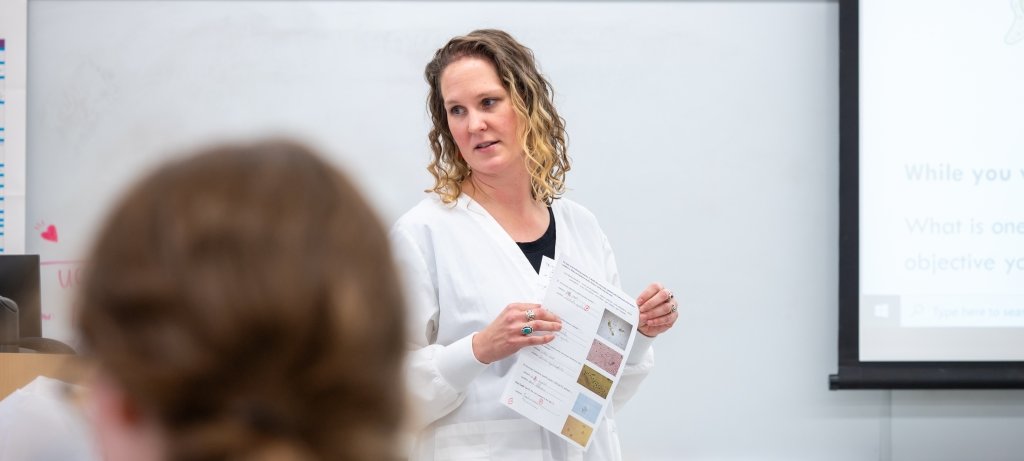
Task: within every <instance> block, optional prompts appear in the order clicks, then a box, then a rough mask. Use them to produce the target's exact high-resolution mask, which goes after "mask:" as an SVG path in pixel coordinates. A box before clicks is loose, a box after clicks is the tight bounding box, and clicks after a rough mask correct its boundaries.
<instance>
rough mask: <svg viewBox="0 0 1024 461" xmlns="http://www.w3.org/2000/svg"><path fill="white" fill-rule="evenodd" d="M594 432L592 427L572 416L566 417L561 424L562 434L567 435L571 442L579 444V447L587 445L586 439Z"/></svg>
mask: <svg viewBox="0 0 1024 461" xmlns="http://www.w3.org/2000/svg"><path fill="white" fill-rule="evenodd" d="M593 433H594V428H592V427H590V426H588V425H586V424H583V422H582V421H580V420H578V419H576V418H573V417H572V416H570V417H568V418H566V420H565V425H564V426H562V435H564V436H566V437H568V438H569V439H571V440H572V441H573V442H576V443H578V444H580V446H581V447H585V446H587V441H588V440H590V434H593Z"/></svg>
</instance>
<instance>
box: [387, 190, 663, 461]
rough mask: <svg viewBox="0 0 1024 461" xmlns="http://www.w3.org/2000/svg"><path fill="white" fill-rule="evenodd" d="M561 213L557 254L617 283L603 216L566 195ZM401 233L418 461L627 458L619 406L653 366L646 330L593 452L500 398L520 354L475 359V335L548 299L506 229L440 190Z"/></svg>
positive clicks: (399, 256) (399, 227)
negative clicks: (504, 314)
mask: <svg viewBox="0 0 1024 461" xmlns="http://www.w3.org/2000/svg"><path fill="white" fill-rule="evenodd" d="M552 211H553V213H554V216H555V233H556V244H555V259H556V260H558V258H561V257H564V256H568V257H570V258H572V260H573V261H575V262H576V263H577V264H579V265H581V266H582V267H585V268H586V269H587V270H588V271H590V272H591V273H593V274H594V275H595V276H598V277H603V278H604V280H606V281H608V282H610V283H612V284H614V285H616V286H618V285H619V277H618V270H617V269H616V267H615V256H614V255H613V254H612V249H611V246H610V245H609V244H608V239H607V237H605V235H604V232H602V231H601V228H600V227H599V226H598V224H597V220H596V219H595V218H594V215H593V214H591V213H590V212H589V211H587V210H586V209H585V208H583V207H582V206H580V205H578V204H576V203H574V202H572V201H570V200H567V199H564V198H563V199H559V200H555V201H554V203H553V204H552ZM391 240H392V244H393V246H394V252H395V258H396V261H397V264H398V266H399V268H400V271H401V272H402V273H403V276H404V279H405V283H406V294H407V303H408V305H409V315H408V322H409V325H410V333H409V342H410V348H411V352H410V354H409V357H408V360H407V365H406V366H407V368H408V371H407V379H408V385H409V390H410V394H411V396H412V397H411V398H412V401H413V402H412V403H413V407H414V413H415V415H414V420H415V428H416V430H418V431H419V433H418V434H416V436H415V442H414V447H413V448H412V453H411V455H410V459H411V460H414V461H448V460H487V461H499V460H509V461H512V460H515V461H555V460H559V461H561V460H602V461H604V460H611V461H615V460H619V459H621V453H620V451H621V450H620V449H619V440H618V435H617V433H616V429H615V422H614V417H615V409H616V408H621V406H622V405H623V404H624V403H625V401H626V400H628V399H629V398H630V397H631V396H632V395H633V394H634V393H635V392H636V390H637V387H638V386H639V384H640V382H641V381H642V380H643V378H644V377H646V376H647V374H648V372H649V371H650V369H651V367H653V365H654V354H653V351H652V350H651V348H650V341H651V340H650V339H649V338H646V337H644V336H643V335H638V336H637V339H636V340H635V344H634V349H633V353H632V354H630V357H629V358H628V359H627V361H626V367H625V369H624V371H623V374H622V377H621V381H620V382H619V385H618V387H617V389H616V393H615V395H614V397H613V404H612V405H609V407H608V409H607V411H606V413H605V418H604V420H602V421H601V422H600V423H599V424H598V426H597V427H596V428H595V431H594V433H593V435H592V438H593V442H592V443H591V445H590V448H589V449H588V450H587V451H586V453H584V452H583V451H582V450H580V449H578V448H575V447H573V446H571V445H570V444H568V443H567V442H565V441H563V440H562V439H561V438H560V437H559V436H557V435H555V434H552V433H550V432H548V431H546V430H545V429H543V428H541V427H540V426H539V425H537V424H535V423H533V422H531V421H529V420H527V419H525V418H523V417H522V416H520V415H519V414H518V413H516V412H514V411H512V410H511V409H509V408H507V407H505V406H504V405H501V404H500V402H499V399H500V397H501V392H502V390H503V389H504V386H505V375H506V374H507V373H508V372H509V370H510V369H511V368H512V365H513V364H514V363H515V360H516V355H513V356H512V357H509V358H506V359H504V360H500V361H497V362H494V363H491V364H489V365H485V364H482V363H480V362H478V361H477V360H476V357H475V356H474V355H473V348H472V336H473V334H474V333H476V332H477V331H480V330H482V329H483V328H484V327H486V326H487V325H488V324H490V323H491V321H492V320H494V319H495V318H496V317H497V315H498V313H499V312H500V311H501V310H502V309H504V308H505V306H507V305H508V304H510V303H514V302H539V301H540V298H541V297H542V295H543V292H542V290H541V286H540V285H539V284H540V276H539V275H538V274H537V272H536V271H535V270H534V268H533V266H531V265H530V262H529V261H528V260H527V259H526V257H525V256H524V255H523V252H522V250H520V249H519V246H518V245H516V243H515V242H514V241H513V240H512V238H511V237H510V236H509V235H508V234H507V233H506V232H505V230H504V229H503V228H502V227H501V225H499V224H498V222H497V221H495V220H494V218H492V217H491V215H490V214H489V213H487V211H486V210H485V209H484V208H483V207H482V206H480V204H478V203H477V202H476V201H474V200H472V199H471V198H469V197H468V196H467V195H465V194H463V195H462V196H461V197H459V199H458V201H457V203H456V204H455V206H449V205H445V204H443V203H442V202H441V200H440V199H439V198H437V197H436V196H433V195H432V196H431V197H429V198H427V199H424V200H423V201H422V202H420V203H419V204H418V205H416V206H415V207H413V208H412V209H411V210H409V211H408V212H407V213H406V214H405V215H403V216H402V217H401V218H399V220H398V222H397V223H395V225H394V227H393V228H392V231H391Z"/></svg>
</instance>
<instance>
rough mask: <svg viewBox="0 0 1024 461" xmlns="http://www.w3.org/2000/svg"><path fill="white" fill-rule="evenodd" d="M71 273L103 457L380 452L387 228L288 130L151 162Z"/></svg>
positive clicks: (385, 427) (384, 408) (388, 333)
mask: <svg viewBox="0 0 1024 461" xmlns="http://www.w3.org/2000/svg"><path fill="white" fill-rule="evenodd" d="M85 274H86V275H85V280H84V281H83V291H82V294H81V298H80V300H79V301H80V305H79V307H78V311H77V319H78V327H79V328H80V332H81V336H82V338H83V340H84V342H85V346H86V347H87V349H88V351H89V352H90V355H91V356H92V357H93V358H94V359H95V360H96V362H97V368H98V370H99V371H98V373H97V378H96V379H94V380H93V383H92V386H91V392H90V394H91V396H92V398H91V399H90V401H89V405H88V408H89V409H90V411H89V414H90V415H91V416H92V418H93V420H94V424H95V427H96V431H97V435H98V439H99V445H100V446H101V448H102V450H103V451H104V452H105V457H106V459H108V460H112V461H117V460H148V459H172V460H224V459H239V460H319V459H343V460H380V459H394V458H395V457H394V456H393V454H394V453H395V452H396V450H395V449H394V443H395V440H394V436H395V433H396V430H397V429H398V426H399V423H400V419H401V417H402V414H403V410H402V409H403V406H404V401H403V400H402V398H401V396H402V392H404V389H403V387H402V385H401V372H400V370H401V362H402V357H403V355H404V354H405V348H404V346H403V344H402V340H401V335H402V332H403V331H404V330H403V326H402V325H403V324H402V321H403V317H404V307H403V305H402V302H401V299H400V296H399V295H398V293H399V292H400V287H398V286H397V277H396V274H395V272H394V269H393V267H392V263H391V255H390V251H389V248H388V241H387V237H386V234H385V232H384V229H383V227H382V226H381V224H380V223H379V221H378V219H377V217H376V216H375V215H374V213H373V212H372V211H371V210H370V208H369V207H368V206H367V204H366V202H365V201H364V200H363V199H362V198H361V196H360V194H359V193H358V192H357V191H356V190H355V188H354V187H353V186H352V184H351V183H350V182H349V181H348V180H347V179H345V178H344V177H343V176H342V175H341V174H340V173H339V172H337V171H336V170H334V169H333V168H331V167H330V166H329V165H328V164H326V163H325V162H324V161H322V160H320V159H319V158H318V157H317V156H316V155H314V154H313V153H312V152H310V151H309V150H308V149H306V148H305V147H302V146H300V145H297V144H292V143H288V142H265V143H260V144H254V145H235V146H224V147H219V148H215V149H211V150H206V151H203V152H200V153H199V154H198V155H196V156H194V157H190V158H187V159H184V160H180V161H176V162H173V163H170V164H168V165H166V166H164V167H162V168H160V169H159V170H157V171H156V172H155V173H153V174H151V175H149V176H148V177H146V178H145V179H143V180H142V181H140V182H139V183H138V184H137V185H135V186H134V188H133V189H131V190H130V191H129V192H128V193H127V194H126V195H125V196H124V198H123V199H122V200H121V202H120V203H119V204H118V205H117V206H116V207H115V209H114V211H113V213H112V214H111V215H110V217H109V218H108V220H107V221H106V224H105V225H104V226H103V228H102V231H101V232H100V234H99V238H98V241H97V243H96V245H95V247H94V249H93V251H92V255H91V257H90V258H89V259H88V270H87V271H86V272H85ZM371 316H372V320H373V321H372V322H367V319H368V318H369V317H371Z"/></svg>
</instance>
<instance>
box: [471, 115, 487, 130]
mask: <svg viewBox="0 0 1024 461" xmlns="http://www.w3.org/2000/svg"><path fill="white" fill-rule="evenodd" d="M486 129H487V122H486V121H485V120H484V117H483V114H480V113H475V114H470V116H469V130H470V131H484V130H486Z"/></svg>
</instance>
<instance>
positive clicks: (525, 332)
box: [519, 324, 533, 336]
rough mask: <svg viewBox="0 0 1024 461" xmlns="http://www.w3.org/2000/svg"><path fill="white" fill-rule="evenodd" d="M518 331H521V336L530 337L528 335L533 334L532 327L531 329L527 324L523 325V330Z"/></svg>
mask: <svg viewBox="0 0 1024 461" xmlns="http://www.w3.org/2000/svg"><path fill="white" fill-rule="evenodd" d="M519 331H521V332H522V333H523V336H530V333H533V327H531V326H530V325H529V324H527V325H524V326H523V329H522V330H519Z"/></svg>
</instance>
